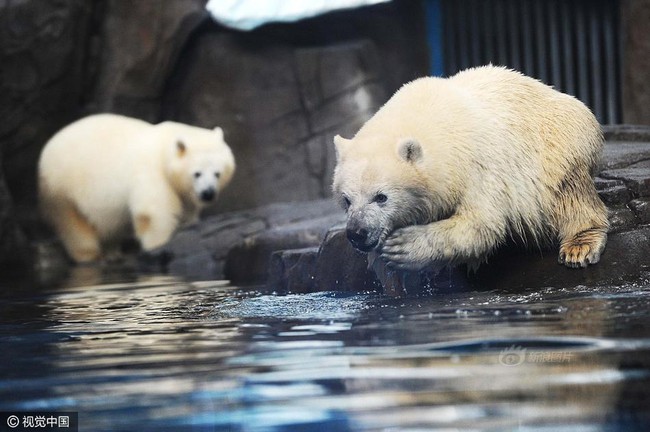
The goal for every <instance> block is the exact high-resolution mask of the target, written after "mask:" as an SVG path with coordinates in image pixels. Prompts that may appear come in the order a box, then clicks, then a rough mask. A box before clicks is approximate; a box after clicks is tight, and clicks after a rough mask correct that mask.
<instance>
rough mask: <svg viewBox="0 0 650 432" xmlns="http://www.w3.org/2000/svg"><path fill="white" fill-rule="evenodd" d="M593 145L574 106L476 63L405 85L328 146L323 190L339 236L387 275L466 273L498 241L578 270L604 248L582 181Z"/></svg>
mask: <svg viewBox="0 0 650 432" xmlns="http://www.w3.org/2000/svg"><path fill="white" fill-rule="evenodd" d="M602 141H603V140H602V136H601V132H600V127H599V124H598V123H597V121H596V119H595V118H594V116H593V114H592V113H591V112H590V111H589V109H588V108H587V107H585V105H584V104H582V103H581V102H580V101H578V100H577V99H575V98H573V97H571V96H568V95H566V94H563V93H560V92H558V91H555V90H554V89H552V88H551V87H548V86H546V85H544V84H542V83H540V82H539V81H536V80H534V79H532V78H529V77H526V76H524V75H522V74H520V73H517V72H514V71H511V70H507V69H504V68H500V67H493V66H485V67H480V68H475V69H469V70H466V71H463V72H460V73H458V74H457V75H455V76H453V77H450V78H448V79H442V78H433V77H428V78H421V79H418V80H415V81H413V82H411V83H409V84H406V85H405V86H403V87H402V88H401V89H400V90H399V91H398V92H397V93H396V94H395V95H394V96H393V97H392V98H391V99H390V100H389V101H388V102H387V103H386V104H385V105H384V106H383V107H382V108H381V109H380V110H379V111H378V112H377V113H376V115H375V116H374V117H372V118H371V119H370V120H369V121H368V122H367V123H366V124H365V125H364V126H363V127H362V128H361V129H360V130H359V132H358V133H357V134H356V136H355V137H354V138H353V139H352V140H346V139H343V138H341V137H336V138H335V143H336V148H337V155H338V163H337V167H336V170H335V174H334V184H333V189H334V193H335V195H336V196H337V197H339V199H340V200H341V202H342V203H343V206H344V207H348V203H349V208H348V234H349V235H352V236H354V235H355V233H362V234H365V233H366V232H368V233H370V234H369V235H368V237H367V241H366V243H363V242H361V240H358V239H357V242H359V243H360V244H361V246H360V247H361V248H362V249H365V250H368V248H370V247H372V248H374V249H375V250H376V251H377V252H379V253H380V256H381V257H382V258H383V259H384V260H385V261H386V262H387V263H389V265H391V266H394V267H396V268H400V269H421V268H424V267H427V266H430V265H432V264H434V263H440V262H443V263H444V262H447V263H448V262H451V263H457V262H465V263H470V264H476V263H479V262H482V261H484V260H485V259H486V258H487V257H488V256H489V254H490V253H491V252H493V251H494V250H495V248H497V247H498V246H499V245H501V244H503V243H504V242H505V241H506V240H507V239H508V238H509V237H513V238H515V239H516V240H522V241H524V242H528V243H536V244H544V243H547V242H549V241H557V242H558V243H560V255H559V260H560V262H562V263H565V264H566V265H567V266H569V267H584V266H586V265H587V264H588V263H592V264H593V263H596V262H598V260H599V258H600V254H601V252H602V250H603V248H604V247H605V243H606V239H607V235H606V232H607V229H608V221H607V211H606V208H605V206H604V205H603V203H602V202H601V201H600V199H599V197H598V195H597V193H596V191H595V188H594V186H593V182H592V179H591V174H592V173H593V171H594V170H595V169H596V167H597V165H598V162H599V158H600V155H601V151H602V145H603V143H602ZM378 194H383V195H385V196H386V197H387V200H386V201H385V202H379V201H381V199H378V200H375V197H377V196H378ZM364 230H365V231H364ZM373 236H374V237H373ZM375 237H376V239H375ZM375 240H376V242H377V243H376V244H374V242H375Z"/></svg>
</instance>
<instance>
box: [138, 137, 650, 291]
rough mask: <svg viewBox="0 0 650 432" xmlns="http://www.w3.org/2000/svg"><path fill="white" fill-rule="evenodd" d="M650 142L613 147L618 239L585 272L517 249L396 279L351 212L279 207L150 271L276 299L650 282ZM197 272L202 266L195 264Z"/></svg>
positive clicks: (229, 221) (189, 237)
mask: <svg viewBox="0 0 650 432" xmlns="http://www.w3.org/2000/svg"><path fill="white" fill-rule="evenodd" d="M648 159H650V142H636V143H630V142H626V141H610V142H608V143H607V144H606V149H605V158H604V160H603V167H604V168H605V169H604V170H603V171H602V172H601V173H600V175H599V176H598V177H596V178H595V185H596V188H597V189H598V191H599V194H600V196H601V198H602V199H603V201H604V202H605V203H606V204H607V205H608V207H609V209H610V220H611V229H610V235H609V241H608V245H607V249H606V252H605V253H604V254H603V256H602V259H601V262H600V263H599V264H597V265H594V266H590V267H589V268H587V269H584V270H573V269H568V268H565V267H564V266H561V265H559V264H558V263H557V251H556V250H555V249H549V250H523V249H521V248H518V247H516V246H514V245H511V246H508V247H505V248H503V249H502V250H501V251H499V252H498V253H497V254H496V255H495V256H493V257H491V258H490V260H489V262H488V263H487V264H484V265H483V266H481V268H480V269H479V271H478V272H476V273H468V271H467V269H466V268H464V267H459V268H456V269H445V270H443V271H442V272H440V273H438V274H431V273H426V272H423V273H396V272H390V271H387V270H386V269H385V268H382V266H381V265H380V264H377V263H376V264H375V265H374V267H373V268H369V264H368V256H367V255H365V254H362V253H360V252H358V251H356V250H355V249H354V248H352V247H351V246H350V244H349V242H348V241H347V239H346V237H345V232H344V229H343V227H342V223H343V222H344V215H343V212H342V211H341V210H340V209H339V208H337V207H336V206H335V205H334V203H333V202H332V200H320V201H312V202H303V203H299V204H296V203H293V204H291V203H288V204H275V205H271V206H264V207H261V208H259V209H256V210H253V211H247V212H234V213H230V214H225V215H217V216H212V217H209V218H208V219H206V220H205V221H204V222H203V223H201V224H200V225H197V226H194V227H191V228H189V229H186V230H183V231H181V232H179V233H178V235H177V236H176V237H175V238H174V239H173V240H172V241H171V242H170V243H169V244H168V245H167V246H165V247H164V248H162V249H161V250H159V251H156V252H154V253H152V254H149V255H148V256H147V260H148V263H149V264H151V263H156V265H157V266H162V267H159V268H166V269H168V270H169V271H171V272H175V273H180V274H184V275H186V276H187V275H189V276H191V277H209V278H220V277H226V278H228V279H230V280H231V282H233V283H234V284H261V283H266V284H267V285H268V286H269V287H270V288H272V289H274V290H276V291H290V292H312V291H332V290H334V291H336V290H340V291H367V290H382V289H383V291H384V292H385V293H386V294H390V295H412V294H421V293H423V292H424V293H428V292H433V291H440V290H459V289H469V288H470V287H471V288H473V289H475V288H486V289H496V288H503V289H513V290H515V289H522V288H534V287H543V286H555V287H570V286H576V285H595V284H617V283H622V282H625V281H638V280H640V279H642V278H647V277H649V276H650V258H648V257H650V226H649V225H648V224H649V223H650V188H649V187H648V184H650V166H648V165H646V162H644V161H646V160H648ZM190 263H192V264H190Z"/></svg>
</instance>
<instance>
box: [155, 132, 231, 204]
mask: <svg viewBox="0 0 650 432" xmlns="http://www.w3.org/2000/svg"><path fill="white" fill-rule="evenodd" d="M158 126H159V127H160V128H161V129H163V130H164V133H163V136H164V137H167V138H168V141H169V142H168V143H167V145H168V151H167V158H166V164H167V166H166V170H167V177H168V178H169V180H170V183H171V184H172V186H173V187H174V189H175V190H176V192H177V193H178V194H179V196H181V198H182V199H183V201H185V202H191V203H192V204H193V205H194V206H196V207H199V208H202V207H205V206H208V205H211V204H213V203H214V202H215V201H216V199H217V196H218V195H219V192H221V191H222V190H223V188H224V187H226V186H227V185H228V183H230V180H231V179H232V176H233V174H234V171H235V159H234V157H233V154H232V151H231V150H230V147H228V145H227V144H226V142H225V141H224V138H223V130H222V129H221V128H219V127H216V128H214V129H212V130H211V129H204V128H199V127H194V126H189V125H184V124H181V123H174V122H165V123H161V124H160V125H158Z"/></svg>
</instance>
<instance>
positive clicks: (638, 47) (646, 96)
mask: <svg viewBox="0 0 650 432" xmlns="http://www.w3.org/2000/svg"><path fill="white" fill-rule="evenodd" d="M621 22H622V26H621V27H622V29H623V35H622V36H623V38H622V39H623V43H622V44H623V67H622V69H623V70H622V73H623V76H622V87H623V121H624V122H625V123H632V124H643V125H650V79H648V74H649V73H650V0H622V1H621Z"/></svg>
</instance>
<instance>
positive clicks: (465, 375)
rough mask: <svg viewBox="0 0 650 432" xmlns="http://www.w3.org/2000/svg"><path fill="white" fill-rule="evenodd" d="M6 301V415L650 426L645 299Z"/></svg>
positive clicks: (99, 287) (600, 292)
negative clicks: (40, 413) (33, 412)
mask: <svg viewBox="0 0 650 432" xmlns="http://www.w3.org/2000/svg"><path fill="white" fill-rule="evenodd" d="M84 271H85V272H90V274H92V269H80V270H79V272H82V277H79V278H77V280H74V279H72V280H70V281H68V282H67V283H66V284H64V285H63V286H61V287H56V288H48V289H34V288H25V287H21V286H19V285H12V284H5V285H4V286H2V289H1V290H0V347H1V348H2V350H1V353H0V356H1V358H2V361H1V362H0V411H21V412H24V411H30V410H53V411H78V412H79V421H80V425H81V428H80V430H82V431H221V430H226V431H229V430H232V431H380V430H381V431H397V430H407V431H424V430H432V429H434V430H443V431H456V430H469V431H478V430H487V431H505V430H517V431H609V430H611V431H619V430H620V431H629V430H650V412H649V411H648V409H649V408H650V403H649V401H650V285H642V286H636V285H629V286H621V287H602V288H598V289H587V288H584V287H577V288H574V289H562V290H560V289H551V288H549V289H543V290H535V291H532V290H531V291H528V292H501V291H491V292H479V291H477V292H465V293H446V294H441V295H432V296H428V297H421V298H408V299H391V298H386V297H382V296H380V295H377V294H376V293H365V294H350V293H327V292H326V293H314V294H300V295H277V294H274V293H269V292H264V291H263V290H259V289H254V288H246V289H244V288H238V287H232V286H228V285H226V284H224V283H222V282H218V281H217V282H193V283H192V282H183V281H180V280H178V279H173V278H171V277H165V276H135V275H130V276H129V275H121V276H119V277H114V278H113V280H110V279H109V280H107V279H106V277H104V278H100V279H101V280H100V281H93V280H92V278H89V277H87V276H88V275H86V277H83V272H84Z"/></svg>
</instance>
